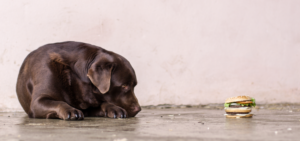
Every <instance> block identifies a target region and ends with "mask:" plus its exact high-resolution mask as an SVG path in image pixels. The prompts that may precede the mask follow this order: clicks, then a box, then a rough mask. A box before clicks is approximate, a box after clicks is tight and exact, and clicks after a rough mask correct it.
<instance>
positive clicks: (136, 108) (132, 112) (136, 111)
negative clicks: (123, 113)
mask: <svg viewBox="0 0 300 141" xmlns="http://www.w3.org/2000/svg"><path fill="white" fill-rule="evenodd" d="M141 110H142V108H141V107H140V106H134V107H132V108H131V111H130V112H129V116H130V117H134V116H135V115H136V114H137V113H138V112H140V111H141Z"/></svg>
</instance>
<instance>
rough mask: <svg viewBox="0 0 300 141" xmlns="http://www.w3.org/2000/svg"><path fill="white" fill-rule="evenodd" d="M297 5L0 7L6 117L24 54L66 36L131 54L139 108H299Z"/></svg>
mask: <svg viewBox="0 0 300 141" xmlns="http://www.w3.org/2000/svg"><path fill="white" fill-rule="evenodd" d="M299 17H300V1H297V0H285V1H283V0H252V1H240V0H235V1H234V0H219V1H213V0H211V1H205V0H187V1H186V0H185V1H184V0H126V1H122V0H109V1H105V0H85V1H82V0H63V1H62V0H48V1H40V0H23V1H17V0H10V1H2V2H1V4H0V19H1V23H0V33H1V35H0V74H1V80H0V111H12V110H20V109H21V108H20V105H19V103H18V100H17V97H16V93H15V84H16V79H17V74H18V71H19V68H20V65H21V64H22V61H23V59H24V58H25V57H26V55H27V54H28V53H29V52H30V51H32V50H34V49H36V48H37V47H39V46H41V45H44V44H46V43H52V42H60V41H67V40H74V41H83V42H88V43H91V44H95V45H99V46H101V47H104V48H106V49H108V50H112V51H114V52H117V53H119V54H121V55H123V56H124V57H126V58H127V59H128V60H129V61H130V62H131V64H132V66H133V67H134V68H135V70H136V73H137V77H138V82H139V84H138V86H137V87H136V95H137V97H138V99H139V101H140V104H141V105H150V104H153V105H155V104H162V103H171V104H200V103H217V102H223V101H224V99H226V98H227V97H229V96H234V95H251V96H254V97H256V99H257V101H258V102H259V103H273V102H300V63H299V61H300V26H299V25H300V18H299Z"/></svg>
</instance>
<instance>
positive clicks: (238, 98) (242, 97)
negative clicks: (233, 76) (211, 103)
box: [225, 96, 251, 103]
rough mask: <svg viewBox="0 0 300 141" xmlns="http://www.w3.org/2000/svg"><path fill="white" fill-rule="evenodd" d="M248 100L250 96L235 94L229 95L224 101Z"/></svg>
mask: <svg viewBox="0 0 300 141" xmlns="http://www.w3.org/2000/svg"><path fill="white" fill-rule="evenodd" d="M249 100H251V97H250V96H236V97H230V98H228V99H226V101H225V103H232V102H239V101H249Z"/></svg>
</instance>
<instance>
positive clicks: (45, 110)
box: [30, 96, 84, 120]
mask: <svg viewBox="0 0 300 141" xmlns="http://www.w3.org/2000/svg"><path fill="white" fill-rule="evenodd" d="M30 109H31V111H32V117H33V118H60V119H64V120H82V119H84V115H83V113H82V112H81V111H80V110H78V109H75V108H73V107H71V106H70V105H68V104H67V103H66V102H63V101H56V100H53V99H51V98H48V97H46V96H45V97H42V96H40V97H39V98H36V99H35V100H32V101H31V105H30Z"/></svg>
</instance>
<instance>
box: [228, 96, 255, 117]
mask: <svg viewBox="0 0 300 141" xmlns="http://www.w3.org/2000/svg"><path fill="white" fill-rule="evenodd" d="M255 105H256V103H255V99H254V98H251V97H249V96H236V97H231V98H228V99H226V101H225V104H224V107H225V111H226V114H225V115H226V117H228V118H251V117H252V115H253V114H249V113H250V112H251V109H252V107H255Z"/></svg>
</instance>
